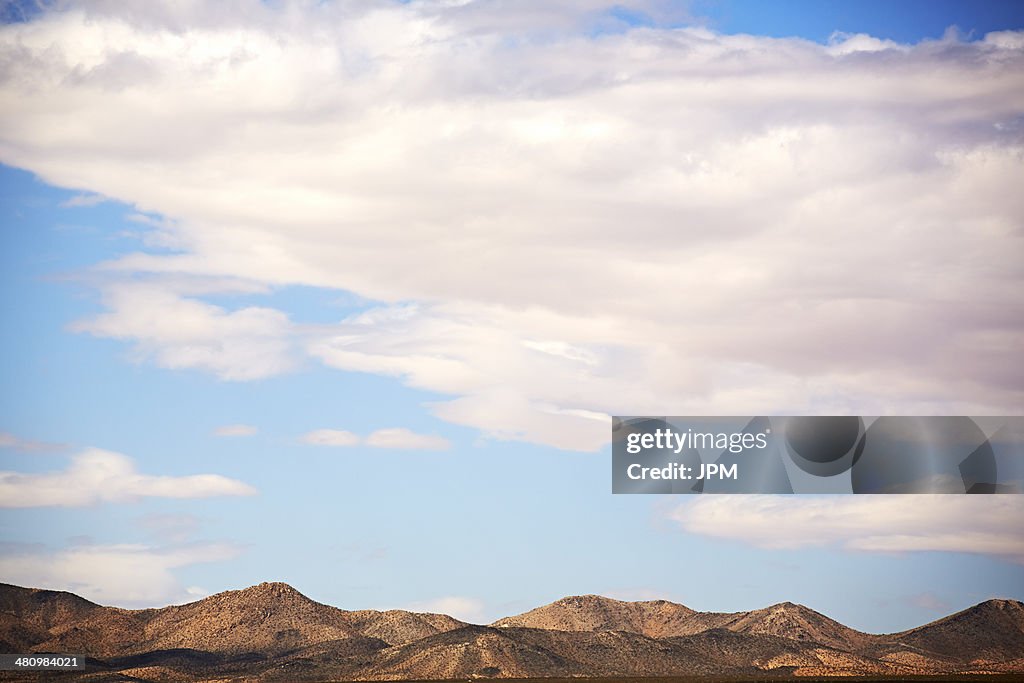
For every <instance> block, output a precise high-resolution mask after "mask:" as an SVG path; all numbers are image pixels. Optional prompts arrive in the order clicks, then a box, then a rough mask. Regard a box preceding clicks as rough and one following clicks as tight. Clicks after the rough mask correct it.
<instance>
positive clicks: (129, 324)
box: [72, 283, 294, 380]
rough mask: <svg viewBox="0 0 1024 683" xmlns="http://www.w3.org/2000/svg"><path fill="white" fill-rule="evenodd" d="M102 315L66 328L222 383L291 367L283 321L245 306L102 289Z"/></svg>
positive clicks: (136, 287) (125, 287)
mask: <svg viewBox="0 0 1024 683" xmlns="http://www.w3.org/2000/svg"><path fill="white" fill-rule="evenodd" d="M104 300H105V302H106V303H107V305H108V306H109V307H110V309H111V311H110V312H109V313H104V314H101V315H98V316H96V317H95V318H92V319H91V320H87V321H80V322H78V323H75V324H74V325H72V329H73V330H75V331H77V332H88V333H90V334H93V335H96V336H100V337H113V338H115V339H126V340H131V341H133V342H135V349H136V352H137V354H138V356H139V357H140V358H152V359H153V360H155V362H156V363H157V364H158V365H160V366H162V367H165V368H199V369H202V370H207V371H209V372H212V373H214V374H216V375H217V376H218V377H221V378H222V379H228V380H254V379H262V378H264V377H269V376H272V375H276V374H279V373H282V372H285V371H287V370H290V369H292V368H293V367H294V360H293V358H292V356H291V354H290V351H289V346H290V341H289V334H290V327H291V324H290V323H289V321H288V317H287V316H286V315H284V314H283V313H281V312H280V311H276V310H273V309H270V308H261V307H255V306H251V307H248V308H243V309H240V310H237V311H231V312H228V311H225V310H224V309H223V308H221V307H219V306H213V305H211V304H208V303H204V302H202V301H199V300H197V299H192V298H186V297H183V296H179V295H178V294H177V293H175V292H174V291H173V290H171V289H168V288H166V287H160V286H154V285H149V284H137V283H130V284H118V285H111V286H109V287H108V288H107V290H106V293H105V296H104Z"/></svg>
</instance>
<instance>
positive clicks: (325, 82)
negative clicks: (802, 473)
mask: <svg viewBox="0 0 1024 683" xmlns="http://www.w3.org/2000/svg"><path fill="white" fill-rule="evenodd" d="M1021 8H1022V6H1021V5H1020V4H1019V3H1012V2H987V3H986V2H910V1H908V2H901V3H888V2H856V3H854V2H850V3H840V2H775V3H761V2H741V1H739V0H736V1H733V2H724V1H723V2H712V1H710V0H708V1H703V2H692V3H677V2H668V1H663V0H649V1H645V0H636V1H628V2H620V3H614V4H612V3H606V2H602V1H601V0H585V1H583V2H550V1H543V2H541V1H540V0H536V1H534V0H524V1H523V2H517V3H503V2H499V1H498V0H458V1H450V2H440V1H438V2H426V1H420V0H413V1H411V2H405V3H399V2H387V1H383V0H382V1H378V2H368V1H354V0H353V1H349V2H286V1H281V2H263V3H261V2H256V1H254V0H232V1H231V2H225V3H201V2H169V1H162V0H161V1H154V2H151V3H145V4H136V3H132V4H129V3H118V2H112V1H103V0H95V1H92V2H84V1H82V2H80V1H75V0H71V1H68V2H52V3H28V2H25V3H6V4H5V5H4V8H3V12H2V14H0V16H3V18H4V19H5V22H6V23H4V24H3V25H2V26H0V163H2V166H0V311H2V313H0V334H2V336H0V387H2V390H0V581H6V582H10V583H14V584H18V585H28V586H35V587H44V588H53V589H61V590H70V591H73V592H76V593H78V594H80V595H82V596H84V597H86V598H89V599H91V600H94V601H97V602H100V603H102V604H109V605H117V606H122V607H133V608H135V607H149V606H162V605H166V604H169V603H180V602H185V601H189V600H194V599H198V598H201V597H203V596H205V595H209V594H212V593H215V592H219V591H223V590H229V589H238V588H244V587H246V586H249V585H252V584H255V583H259V582H261V581H269V580H276V581H285V582H287V583H289V584H291V585H293V586H294V587H295V588H297V589H298V590H300V591H302V592H303V593H305V594H306V595H308V596H309V597H311V598H313V599H316V600H318V601H321V602H325V603H328V604H331V605H335V606H337V607H341V608H344V609H369V608H374V609H385V608H407V609H417V610H421V611H441V612H446V613H449V614H452V615H454V616H456V617H459V618H463V619H466V620H469V621H473V622H477V623H486V622H489V621H492V620H494V619H497V618H499V617H502V616H506V615H510V614H515V613H519V612H522V611H525V610H528V609H531V608H533V607H536V606H539V605H541V604H545V603H547V602H551V601H553V600H556V599H559V598H561V597H564V596H566V595H573V594H584V593H597V594H602V595H607V596H610V597H617V598H621V599H653V598H663V599H669V600H675V601H677V602H681V603H683V604H686V605H688V606H690V607H692V608H694V609H701V610H714V611H734V610H748V609H756V608H760V607H764V606H767V605H770V604H773V603H778V602H782V601H792V602H799V603H802V604H805V605H807V606H809V607H811V608H813V609H816V610H819V611H821V612H824V613H826V614H828V615H829V616H831V617H833V618H836V619H838V620H840V621H842V622H843V623H846V624H847V625H849V626H852V627H855V628H860V629H863V630H868V631H873V632H892V631H897V630H901V629H905V628H909V627H912V626H915V625H919V624H922V623H925V622H927V621H931V620H933V619H935V618H938V617H940V616H943V615H945V614H947V613H950V612H952V611H955V610H958V609H963V608H965V607H968V606H970V605H972V604H975V603H977V602H980V601H982V600H984V599H987V598H991V597H1004V598H1015V599H1024V571H1022V565H1024V533H1022V531H1021V526H1020V523H1019V521H1020V519H1022V518H1024V514H1022V513H1024V505H1022V503H1021V501H1022V500H1024V498H1021V497H1019V496H971V497H967V496H962V497H955V496H864V495H859V496H845V497H844V496H833V497H814V496H788V497H786V496H782V497H770V496H769V497H763V496H710V495H709V496H700V497H697V496H694V497H685V498H683V497H676V496H670V495H668V496H646V495H636V496H628V495H618V496H615V495H612V493H611V476H610V474H611V472H610V465H611V462H610V461H611V457H610V455H611V449H610V446H609V438H610V430H609V427H610V424H611V420H610V416H612V415H645V414H646V415H786V414H797V415H801V414H806V415H816V414H855V415H901V414H906V415H942V414H952V415H1006V414H1011V415H1012V414H1017V415H1019V414H1021V409H1022V407H1024V364H1022V363H1021V362H1020V358H1021V353H1022V351H1024V309H1022V306H1024V304H1022V303H1021V298H1020V295H1019V292H1020V291H1021V287H1022V281H1024V265H1022V264H1024V259H1022V258H1021V257H1022V256H1024V250H1022V246H1024V244H1022V239H1024V198H1022V197H1024V196H1022V194H1021V192H1020V187H1022V186H1024V11H1022V9H1021Z"/></svg>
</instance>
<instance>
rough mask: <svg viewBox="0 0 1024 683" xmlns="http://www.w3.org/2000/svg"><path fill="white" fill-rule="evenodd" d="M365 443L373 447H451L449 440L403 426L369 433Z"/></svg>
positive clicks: (437, 449)
mask: <svg viewBox="0 0 1024 683" xmlns="http://www.w3.org/2000/svg"><path fill="white" fill-rule="evenodd" d="M366 445H367V446H372V447H374V448H401V449H407V450H420V451H443V450H446V449H448V448H450V447H451V442H449V441H448V439H446V438H444V437H443V436H437V435H436V434H417V433H416V432H414V431H411V430H409V429H405V428H404V427H395V428H392V429H378V430H377V431H375V432H373V433H371V434H370V435H369V436H367V437H366Z"/></svg>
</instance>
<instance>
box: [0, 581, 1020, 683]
mask: <svg viewBox="0 0 1024 683" xmlns="http://www.w3.org/2000/svg"><path fill="white" fill-rule="evenodd" d="M0 646H2V647H3V651H5V652H65V653H76V654H78V653H84V654H86V655H87V656H89V657H90V658H91V659H90V670H89V671H87V672H84V673H81V674H70V675H62V679H63V680H76V681H79V680H80V681H85V680H88V681H104V680H110V681H115V680H117V681H123V680H133V681H161V682H165V683H172V682H177V681H193V680H210V681H212V680H218V681H225V682H227V681H241V680H246V681H327V680H412V679H419V680H423V679H466V678H479V677H484V678H490V677H497V678H509V677H516V678H551V677H566V678H567V677H623V676H626V677H653V676H680V675H686V676H703V675H719V676H728V677H734V678H744V679H746V678H751V677H758V676H765V675H771V676H775V677H778V676H834V675H862V676H863V675H872V676H879V677H889V676H905V675H915V674H943V675H945V674H954V675H964V674H967V673H998V672H1005V673H1011V674H1013V673H1018V674H1019V673H1024V606H1022V605H1021V603H1019V602H1015V601H1012V600H990V601H987V602H984V603H981V604H979V605H976V606H975V607H972V608H970V609H968V610H964V611H963V612H959V613H957V614H953V615H951V616H949V617H946V618H944V619H940V620H938V621H935V622H933V623H931V624H927V625H925V626H921V627H919V628H916V629H911V630H909V631H904V632H902V633H895V634H889V635H871V634H866V633H861V632H859V631H856V630H854V629H850V628H848V627H846V626H843V625H842V624H840V623H838V622H836V621H834V620H832V619H829V618H828V617H826V616H824V615H822V614H819V613H818V612H815V611H814V610H811V609H809V608H807V607H803V606H801V605H795V604H792V603H782V604H779V605H773V606H771V607H766V608H764V609H759V610H753V611H750V612H737V613H712V612H696V611H694V610H692V609H689V608H688V607H685V606H683V605H678V604H675V603H671V602H667V601H662V600H655V601H646V602H623V601H620V600H612V599H609V598H603V597H600V596H595V595H585V596H575V597H568V598H563V599H562V600H558V601H556V602H554V603H551V604H550V605H546V606H544V607H539V608H537V609H534V610H531V611H529V612H526V613H524V614H520V615H518V616H514V617H508V618H505V619H500V620H498V621H497V622H495V623H494V624H493V625H492V626H471V625H467V624H464V623H463V622H460V621H458V620H456V619H453V618H452V617H449V616H446V615H441V614H417V613H412V612H404V611H400V610H392V611H387V612H377V611H370V610H365V611H358V612H351V611H346V610H341V609H337V608H335V607H330V606H328V605H324V604H321V603H318V602H315V601H313V600H310V599H309V598H307V597H306V596H304V595H302V594H301V593H299V592H298V591H296V590H295V589H293V588H291V587H290V586H288V585H286V584H281V583H264V584H260V585H258V586H253V587H251V588H246V589H244V590H238V591H227V592H224V593H219V594H217V595H213V596H210V597H208V598H205V599H203V600H199V601H196V602H193V603H189V604H186V605H178V606H172V607H165V608H161V609H148V610H124V609H118V608H113V607H102V606H100V605H96V604H94V603H91V602H89V601H87V600H84V599H82V598H79V597H77V596H75V595H72V594H70V593H62V592H57V591H43V590H37V589H30V588H19V587H17V586H9V585H4V584H0ZM22 676H23V679H25V678H27V679H28V680H47V676H46V675H45V674H38V675H36V676H34V677H33V675H22ZM3 678H4V674H0V679H3Z"/></svg>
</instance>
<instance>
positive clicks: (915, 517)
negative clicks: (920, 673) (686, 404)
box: [669, 495, 1024, 563]
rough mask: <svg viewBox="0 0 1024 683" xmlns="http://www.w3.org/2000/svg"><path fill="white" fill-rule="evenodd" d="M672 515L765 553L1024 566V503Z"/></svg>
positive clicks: (926, 500)
mask: <svg viewBox="0 0 1024 683" xmlns="http://www.w3.org/2000/svg"><path fill="white" fill-rule="evenodd" d="M669 516H670V518H671V519H672V520H674V521H675V522H677V523H678V524H679V525H680V526H681V527H682V528H683V529H684V530H685V531H687V532H689V533H694V534H700V535H703V536H712V537H718V538H726V539H732V540H737V541H742V542H745V543H749V544H751V545H754V546H757V547H760V548H770V549H794V548H807V547H820V546H838V547H841V548H844V549H846V550H849V551H853V552H892V553H906V552H922V551H940V552H961V553H974V554H979V555H991V556H997V557H1002V558H1006V559H1009V560H1012V561H1014V562H1018V563H1024V531H1022V529H1021V525H1020V520H1021V519H1022V518H1024V498H1022V497H1020V496H950V495H906V496H898V495H891V496H866V495H862V496H841V497H821V498H807V497H800V498H791V497H778V496H702V497H698V498H697V499H696V500H693V501H691V502H687V503H685V504H683V505H680V506H678V507H676V508H675V509H673V510H672V511H671V513H670V514H669Z"/></svg>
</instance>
